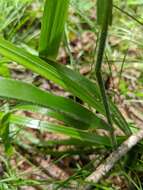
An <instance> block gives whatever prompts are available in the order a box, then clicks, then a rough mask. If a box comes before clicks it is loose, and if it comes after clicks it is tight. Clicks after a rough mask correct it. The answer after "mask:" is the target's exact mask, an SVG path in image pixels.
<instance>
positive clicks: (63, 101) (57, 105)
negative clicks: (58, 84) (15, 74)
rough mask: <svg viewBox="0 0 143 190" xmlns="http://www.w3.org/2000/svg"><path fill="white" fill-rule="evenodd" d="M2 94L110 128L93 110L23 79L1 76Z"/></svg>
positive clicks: (96, 125)
mask: <svg viewBox="0 0 143 190" xmlns="http://www.w3.org/2000/svg"><path fill="white" fill-rule="evenodd" d="M0 96H1V97H4V98H12V99H17V100H21V101H26V102H29V103H33V104H36V105H40V106H43V107H48V108H51V109H53V110H56V111H57V112H59V113H64V114H65V115H68V116H69V117H70V118H73V119H74V120H79V121H80V122H82V124H84V125H85V126H83V128H84V127H86V126H88V127H97V128H98V127H99V128H104V129H108V125H107V124H106V123H105V122H104V121H103V120H102V119H100V118H98V117H97V116H96V115H94V114H93V113H92V112H90V111H89V110H87V109H86V108H84V107H82V106H81V105H80V104H78V103H75V102H73V101H72V100H70V99H67V98H64V97H60V96H56V95H53V94H51V93H48V92H46V91H43V90H41V89H39V88H37V87H35V86H33V85H30V84H27V83H23V82H21V81H17V80H12V79H6V78H0Z"/></svg>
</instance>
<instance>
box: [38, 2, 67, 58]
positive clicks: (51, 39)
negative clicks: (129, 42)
mask: <svg viewBox="0 0 143 190" xmlns="http://www.w3.org/2000/svg"><path fill="white" fill-rule="evenodd" d="M68 5H69V0H52V1H51V0H46V1H45V6H44V14H43V19H42V29H41V36H40V44H39V54H40V56H41V57H49V58H51V59H55V58H56V56H57V53H58V49H59V46H60V42H61V39H62V35H63V31H64V25H65V21H66V18H67V11H68Z"/></svg>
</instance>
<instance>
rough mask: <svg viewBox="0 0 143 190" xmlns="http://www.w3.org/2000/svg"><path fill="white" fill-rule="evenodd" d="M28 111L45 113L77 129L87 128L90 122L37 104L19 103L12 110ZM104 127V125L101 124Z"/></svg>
mask: <svg viewBox="0 0 143 190" xmlns="http://www.w3.org/2000/svg"><path fill="white" fill-rule="evenodd" d="M19 110H23V111H28V112H33V113H39V114H42V115H46V116H49V117H52V118H54V119H57V120H59V121H62V122H64V124H66V125H67V126H71V127H75V128H79V129H85V130H86V129H88V128H89V127H91V126H90V124H88V125H87V124H86V123H85V122H82V121H79V120H78V119H74V118H73V117H71V116H69V115H65V114H64V113H60V112H57V111H55V110H51V109H48V108H44V107H40V106H38V105H32V104H23V105H22V104H20V105H17V106H15V107H14V108H13V109H12V111H19ZM102 126H103V127H104V125H102Z"/></svg>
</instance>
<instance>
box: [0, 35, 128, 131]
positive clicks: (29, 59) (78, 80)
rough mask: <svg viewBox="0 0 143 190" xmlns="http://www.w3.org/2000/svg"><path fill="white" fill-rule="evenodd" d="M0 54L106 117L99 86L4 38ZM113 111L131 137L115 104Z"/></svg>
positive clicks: (123, 129)
mask: <svg viewBox="0 0 143 190" xmlns="http://www.w3.org/2000/svg"><path fill="white" fill-rule="evenodd" d="M0 53H1V54H2V55H4V56H5V57H7V58H9V59H11V60H13V61H16V62H17V63H19V64H21V65H23V66H24V67H26V68H28V69H30V70H32V71H33V72H36V73H38V74H40V75H41V76H43V77H45V78H46V79H49V80H52V81H53V82H55V83H57V84H58V85H60V86H62V87H63V88H64V89H65V90H68V91H70V92H71V93H73V94H74V95H75V96H77V97H79V98H81V99H82V100H83V101H85V102H87V103H88V104H89V105H90V106H92V107H94V108H95V109H96V110H97V111H99V112H100V113H102V114H103V115H105V111H104V107H103V105H102V101H101V98H100V93H99V89H98V87H97V85H96V84H95V83H93V82H91V81H90V80H88V79H87V78H85V77H83V76H82V75H80V74H79V73H77V72H75V71H73V70H71V69H69V68H67V67H65V66H63V65H60V64H58V63H56V62H53V61H51V60H47V62H46V61H44V60H42V59H40V58H39V57H36V56H34V55H32V54H29V53H28V52H26V51H24V50H23V49H21V48H18V47H16V46H15V45H13V44H11V43H10V42H8V41H6V40H4V39H2V38H0ZM111 111H112V115H113V120H114V123H116V125H117V126H118V127H119V128H120V129H121V130H122V131H123V132H124V133H125V134H127V135H130V134H131V130H130V128H129V126H128V123H127V122H126V121H125V119H124V117H123V116H122V114H121V113H120V111H119V110H118V108H117V107H116V106H115V105H114V104H113V103H111Z"/></svg>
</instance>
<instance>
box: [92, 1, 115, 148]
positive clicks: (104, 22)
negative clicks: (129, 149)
mask: <svg viewBox="0 0 143 190" xmlns="http://www.w3.org/2000/svg"><path fill="white" fill-rule="evenodd" d="M111 2H112V1H108V3H106V5H105V6H106V8H104V13H103V14H102V15H101V16H102V20H100V23H101V35H100V40H99V49H98V55H97V61H96V67H95V69H96V71H95V72H96V78H97V82H98V85H99V88H100V92H101V96H102V101H103V104H104V108H105V111H106V117H107V120H108V123H109V126H110V129H111V130H110V133H111V138H112V144H113V146H114V147H115V146H116V139H115V136H114V128H113V123H112V116H111V112H110V106H109V101H108V97H107V94H106V91H105V85H104V81H103V78H102V73H101V68H102V61H103V56H104V50H105V46H106V39H107V35H108V26H109V24H110V20H109V17H110V15H111V12H110V11H111V4H110V3H111Z"/></svg>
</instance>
